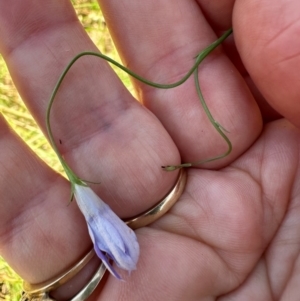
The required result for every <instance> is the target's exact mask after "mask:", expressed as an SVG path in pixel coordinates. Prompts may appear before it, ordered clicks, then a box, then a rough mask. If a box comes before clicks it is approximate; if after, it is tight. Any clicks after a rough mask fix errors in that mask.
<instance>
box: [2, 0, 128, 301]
mask: <svg viewBox="0 0 300 301" xmlns="http://www.w3.org/2000/svg"><path fill="white" fill-rule="evenodd" d="M72 3H73V6H74V9H75V10H76V13H77V15H78V18H79V20H80V21H81V23H82V25H83V27H84V28H85V30H86V31H87V32H88V34H89V36H90V37H91V39H92V40H93V41H94V43H95V44H96V45H97V46H98V48H99V49H100V51H101V52H102V53H104V54H106V55H108V56H110V57H111V58H113V59H115V60H117V61H120V59H119V57H118V54H117V52H116V50H115V47H114V45H113V42H112V40H111V38H110V35H109V32H108V30H107V27H106V23H105V20H104V18H103V16H102V13H101V10H100V8H99V5H98V3H97V1H96V0H72ZM114 69H115V71H116V72H117V74H118V75H119V77H120V78H121V79H122V81H123V83H124V84H125V85H126V86H127V88H128V89H129V90H130V91H131V92H132V91H133V88H132V85H131V83H130V79H129V78H128V76H127V75H126V74H124V72H121V71H119V70H117V68H114ZM0 112H1V114H3V115H4V117H5V118H6V120H7V121H8V122H9V124H10V126H11V127H12V128H13V129H14V130H15V131H16V132H17V133H18V134H19V135H20V137H21V138H22V139H23V140H24V141H25V142H26V143H27V144H28V145H29V147H30V148H31V149H33V151H34V152H35V153H36V154H37V155H38V156H39V157H40V158H41V159H42V160H44V161H45V162H46V163H47V164H49V166H51V167H52V168H54V169H56V170H57V171H59V172H62V168H61V166H60V164H59V161H58V160H57V158H56V155H55V153H54V152H53V151H52V149H51V147H50V145H49V143H48V142H47V140H46V139H45V137H44V136H43V134H42V132H41V131H40V130H39V128H38V126H37V125H36V123H35V122H34V120H33V119H32V117H31V115H30V113H29V112H28V111H27V109H26V107H25V105H24V104H23V102H22V99H21V98H20V96H19V94H18V92H17V90H16V89H15V87H14V84H13V82H12V80H11V78H10V75H9V73H8V70H7V67H6V65H5V62H4V60H3V58H2V56H1V54H0ZM0 201H1V200H0ZM21 290H22V280H21V279H20V278H19V277H18V275H16V274H15V273H14V271H13V270H11V269H10V267H9V266H8V264H7V263H6V262H5V260H4V259H3V258H2V257H1V256H0V300H9V301H17V300H19V299H20V296H21Z"/></svg>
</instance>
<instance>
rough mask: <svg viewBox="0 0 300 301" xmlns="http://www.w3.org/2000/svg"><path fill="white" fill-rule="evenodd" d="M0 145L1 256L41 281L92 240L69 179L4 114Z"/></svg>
mask: <svg viewBox="0 0 300 301" xmlns="http://www.w3.org/2000/svg"><path fill="white" fill-rule="evenodd" d="M0 146H1V152H0V166H1V169H0V194H1V200H0V208H1V210H0V250H1V256H3V257H4V258H5V260H6V261H7V262H8V263H9V265H10V266H11V267H12V268H13V269H14V270H15V271H16V272H17V273H18V274H19V275H20V276H21V277H22V278H23V279H25V280H26V281H29V282H30V283H40V282H42V281H45V280H49V279H51V278H52V277H53V276H57V274H60V273H62V272H64V271H65V270H66V269H67V268H69V267H70V266H72V265H74V263H75V262H77V261H78V260H79V259H80V258H81V257H82V256H83V255H85V253H87V251H88V250H89V249H91V247H92V244H91V241H90V239H89V236H88V233H87V229H86V224H85V221H84V218H83V217H82V215H81V213H80V212H79V210H78V209H77V206H76V204H75V203H72V204H70V205H69V206H67V205H68V200H69V196H70V187H69V184H68V183H67V181H66V180H65V179H63V178H62V177H61V176H60V175H58V174H57V173H55V172H54V171H52V170H51V169H49V168H48V167H47V166H46V165H45V164H44V163H42V162H41V161H40V160H39V159H37V158H36V156H35V155H34V154H33V153H32V152H31V151H30V150H29V149H28V147H26V146H25V145H24V143H23V142H22V141H21V140H20V138H18V137H17V136H16V135H15V134H13V133H12V131H11V130H10V129H9V128H8V126H7V124H6V123H5V122H4V120H3V118H2V117H0ZM90 268H92V267H89V269H90ZM82 284H84V282H83V283H82ZM79 286H80V284H79ZM74 289H75V292H76V290H77V289H78V287H74ZM75 292H73V289H71V290H70V294H71V295H72V293H75ZM69 297H70V296H69Z"/></svg>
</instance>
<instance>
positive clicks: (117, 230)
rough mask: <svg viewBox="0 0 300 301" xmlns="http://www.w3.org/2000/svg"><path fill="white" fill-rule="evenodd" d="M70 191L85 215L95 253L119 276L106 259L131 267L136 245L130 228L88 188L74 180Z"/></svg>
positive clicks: (135, 255)
mask: <svg viewBox="0 0 300 301" xmlns="http://www.w3.org/2000/svg"><path fill="white" fill-rule="evenodd" d="M74 195H75V198H76V201H77V204H78V206H79V208H80V210H81V212H82V213H83V215H84V217H85V219H86V222H87V225H88V230H89V234H90V236H91V239H92V241H93V243H94V248H95V251H96V254H97V255H98V257H99V258H100V259H101V260H102V261H103V263H104V264H105V266H106V268H107V269H108V270H109V271H110V272H111V273H112V274H113V275H114V276H115V277H116V278H118V279H121V277H120V275H119V274H118V273H117V272H116V270H115V269H114V268H113V267H112V265H111V263H110V262H109V259H112V260H113V261H114V262H115V263H116V264H117V266H118V267H120V268H121V269H124V270H127V271H129V272H131V271H132V270H135V269H136V264H137V261H138V258H139V253H140V248H139V244H138V242H137V238H136V235H135V233H134V231H133V230H132V229H130V228H129V227H128V226H127V225H126V224H125V223H124V222H123V221H122V220H121V219H120V218H119V217H118V216H117V215H116V214H115V213H114V212H113V211H112V210H111V209H110V207H109V206H108V205H107V204H105V203H104V202H103V201H102V200H101V199H100V198H99V197H98V196H97V195H96V194H95V193H94V191H93V190H92V189H91V188H89V187H86V186H81V185H77V184H75V185H74ZM106 255H107V256H108V257H109V258H108V257H107V256H106Z"/></svg>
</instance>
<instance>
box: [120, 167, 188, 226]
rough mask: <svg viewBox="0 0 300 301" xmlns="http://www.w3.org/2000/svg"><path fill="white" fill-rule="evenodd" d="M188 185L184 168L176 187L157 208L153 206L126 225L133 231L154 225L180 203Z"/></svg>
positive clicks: (180, 172)
mask: <svg viewBox="0 0 300 301" xmlns="http://www.w3.org/2000/svg"><path fill="white" fill-rule="evenodd" d="M185 184H186V171H185V170H184V169H183V168H182V169H180V171H179V175H178V179H177V181H176V183H175V185H174V187H173V188H172V189H171V191H169V192H168V193H167V195H166V196H165V197H164V198H163V199H162V200H161V201H160V202H158V203H157V204H156V205H155V206H153V207H152V208H151V209H149V210H148V211H146V212H144V213H142V214H139V215H138V216H136V217H133V218H131V219H129V220H125V223H126V224H127V225H128V226H129V227H130V228H131V229H138V228H142V227H145V226H147V225H149V224H152V223H153V222H155V221H156V220H158V219H159V218H160V217H162V216H163V215H164V214H166V213H167V211H169V210H170V209H171V208H172V207H173V205H174V204H175V203H176V202H177V201H178V199H179V198H180V196H181V195H182V192H183V190H184V187H185Z"/></svg>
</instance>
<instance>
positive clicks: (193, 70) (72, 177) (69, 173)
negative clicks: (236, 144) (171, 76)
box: [46, 29, 232, 183]
mask: <svg viewBox="0 0 300 301" xmlns="http://www.w3.org/2000/svg"><path fill="white" fill-rule="evenodd" d="M231 33H232V29H229V30H227V31H226V32H225V33H224V34H223V35H222V36H221V37H220V38H219V39H217V40H216V41H215V42H213V43H212V44H210V45H209V46H208V47H206V48H205V49H204V50H202V51H201V52H200V53H199V54H198V55H197V57H196V61H195V64H194V65H193V66H192V68H191V69H190V70H189V71H188V72H187V74H186V75H185V76H184V77H183V78H182V79H181V80H179V81H177V82H175V83H171V84H160V83H155V82H152V81H149V80H147V79H145V78H143V77H141V76H139V75H138V74H136V73H135V72H133V71H131V70H130V69H128V68H126V67H124V66H123V65H121V64H120V63H118V62H117V61H115V60H113V59H111V58H110V57H108V56H106V55H104V54H102V53H97V52H92V51H85V52H81V53H79V54H78V55H76V56H75V57H74V58H73V59H72V60H71V61H70V62H69V64H68V65H67V67H66V68H65V69H64V71H63V72H62V74H61V76H60V77H59V79H58V81H57V83H56V85H55V87H54V89H53V91H52V94H51V97H50V101H49V103H48V107H47V112H46V128H47V132H48V136H49V140H50V143H51V145H52V147H53V149H54V151H55V152H56V154H57V156H58V158H59V160H60V162H61V164H62V166H63V168H64V170H65V172H66V174H67V176H68V178H69V180H70V181H71V182H72V183H75V182H78V181H80V179H79V178H78V177H77V176H76V175H75V173H74V172H73V171H72V170H71V168H70V167H69V166H68V164H67V163H66V161H65V160H64V158H63V157H62V155H61V153H60V151H59V149H58V147H57V144H56V142H55V140H54V137H53V133H52V129H51V123H50V113H51V108H52V105H53V102H54V99H55V97H56V95H57V92H58V89H59V88H60V86H61V84H62V82H63V80H64V78H65V76H66V75H67V73H68V71H69V70H70V68H71V67H72V66H73V65H74V63H75V62H76V61H77V60H78V59H79V58H81V57H83V56H96V57H99V58H101V59H104V60H106V61H107V62H109V63H111V64H113V65H115V66H117V67H118V68H120V69H121V70H123V71H124V72H126V73H127V74H128V75H130V76H132V77H134V78H135V79H137V80H139V81H140V82H142V83H144V84H146V85H149V86H152V87H155V88H159V89H171V88H174V87H177V86H180V85H181V84H183V83H184V82H185V81H186V80H187V79H188V78H189V77H190V76H191V75H192V74H193V73H195V74H196V73H197V74H198V66H199V65H200V63H201V62H202V61H203V60H204V59H205V58H206V57H207V56H208V55H209V54H210V53H211V52H212V51H213V50H214V49H215V48H217V47H218V46H219V45H220V44H221V43H222V42H223V41H224V40H225V39H226V38H227V37H228V36H229V35H230V34H231ZM197 76H198V75H197ZM196 87H197V85H196ZM198 88H199V83H198ZM198 88H197V93H198V95H199V98H200V100H201V103H202V105H203V108H204V110H205V113H206V114H207V116H208V118H209V119H210V121H211V123H212V124H213V125H214V127H215V128H216V129H217V131H218V132H219V133H220V135H221V136H222V137H223V138H224V139H225V140H226V142H227V143H228V145H231V143H230V141H229V139H228V138H227V137H226V135H225V134H224V133H223V132H222V131H221V129H220V127H219V126H218V125H217V123H216V122H215V121H214V119H213V118H212V116H211V114H210V112H209V110H208V108H207V106H206V104H205V102H204V99H203V97H202V94H201V91H200V88H199V89H198ZM198 90H199V91H200V94H199V91H198ZM228 153H229V152H227V153H225V154H224V155H222V156H221V157H220V158H223V157H224V156H226V155H227V154H228ZM218 158H219V157H216V158H213V159H208V160H209V161H212V160H217V159H218ZM199 162H201V161H199ZM205 162H208V161H207V160H206V161H205ZM202 163H203V162H202ZM189 164H193V163H188V166H191V165H189ZM197 164H200V163H197ZM180 167H186V165H185V164H182V165H180Z"/></svg>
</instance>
